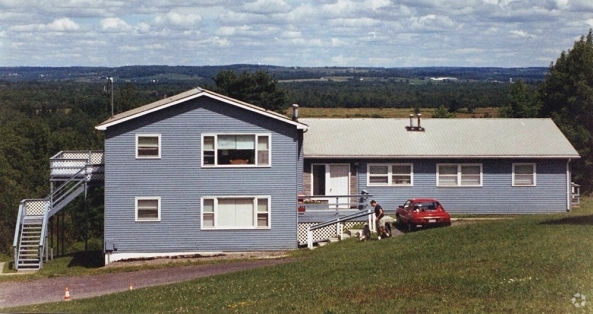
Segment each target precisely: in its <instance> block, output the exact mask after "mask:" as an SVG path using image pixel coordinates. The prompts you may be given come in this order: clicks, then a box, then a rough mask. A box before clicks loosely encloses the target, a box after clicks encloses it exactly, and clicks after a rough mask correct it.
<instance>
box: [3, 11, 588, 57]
mask: <svg viewBox="0 0 593 314" xmlns="http://www.w3.org/2000/svg"><path fill="white" fill-rule="evenodd" d="M592 27H593V1H592V0H515V1H514V0H401V1H399V0H397V1H395V0H392V1H390V0H318V1H313V0H309V1H307V0H304V1H292V0H245V1H230V0H229V1H225V0H222V1H219V0H199V1H197V0H196V1H193V0H179V1H163V0H142V1H137V0H37V1H29V0H0V66H108V67H117V66H123V65H155V64H159V65H227V64H236V63H249V64H270V65H280V66H374V67H423V66H476V67H485V66H495V67H529V66H548V65H550V63H551V62H554V61H555V60H556V59H557V58H558V56H559V55H560V53H561V52H562V51H563V50H568V49H570V48H571V47H572V46H573V44H574V41H575V40H578V39H579V37H580V36H582V35H586V34H587V32H588V31H589V29H590V28H592Z"/></svg>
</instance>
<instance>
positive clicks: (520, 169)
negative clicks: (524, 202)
mask: <svg viewBox="0 0 593 314" xmlns="http://www.w3.org/2000/svg"><path fill="white" fill-rule="evenodd" d="M535 174H536V171H535V164H533V163H529V164H523V163H517V164H513V186H535Z"/></svg>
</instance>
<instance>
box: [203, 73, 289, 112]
mask: <svg viewBox="0 0 593 314" xmlns="http://www.w3.org/2000/svg"><path fill="white" fill-rule="evenodd" d="M213 80H214V82H215V83H216V87H215V88H214V91H216V92H218V93H221V94H223V95H227V96H229V97H231V98H235V99H238V100H241V101H244V102H247V103H250V104H253V105H256V106H260V107H262V108H265V109H267V110H272V111H276V112H281V111H282V109H284V108H285V107H286V106H287V104H286V93H285V91H284V90H282V89H280V88H279V87H278V82H277V81H276V80H274V78H273V77H272V76H270V75H269V74H268V73H267V72H265V71H256V72H254V73H248V72H247V71H243V72H242V73H241V74H239V75H237V74H236V73H235V72H234V71H220V72H218V74H216V76H215V77H214V78H213Z"/></svg>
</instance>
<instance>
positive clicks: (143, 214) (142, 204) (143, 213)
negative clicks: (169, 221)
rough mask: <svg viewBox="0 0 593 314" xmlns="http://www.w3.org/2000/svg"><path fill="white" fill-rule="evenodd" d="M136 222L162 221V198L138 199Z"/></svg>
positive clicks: (136, 200)
mask: <svg viewBox="0 0 593 314" xmlns="http://www.w3.org/2000/svg"><path fill="white" fill-rule="evenodd" d="M135 203H136V205H135V218H136V221H139V222H140V221H161V198H160V197H136V199H135Z"/></svg>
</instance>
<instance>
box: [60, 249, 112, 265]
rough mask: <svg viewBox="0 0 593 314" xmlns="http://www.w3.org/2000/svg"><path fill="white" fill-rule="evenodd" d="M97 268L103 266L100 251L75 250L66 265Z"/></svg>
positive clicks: (103, 261)
mask: <svg viewBox="0 0 593 314" xmlns="http://www.w3.org/2000/svg"><path fill="white" fill-rule="evenodd" d="M76 266H79V267H85V268H99V267H103V266H105V260H104V258H103V252H102V251H88V252H76V253H74V255H73V256H72V260H71V261H70V263H69V264H68V267H76Z"/></svg>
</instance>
